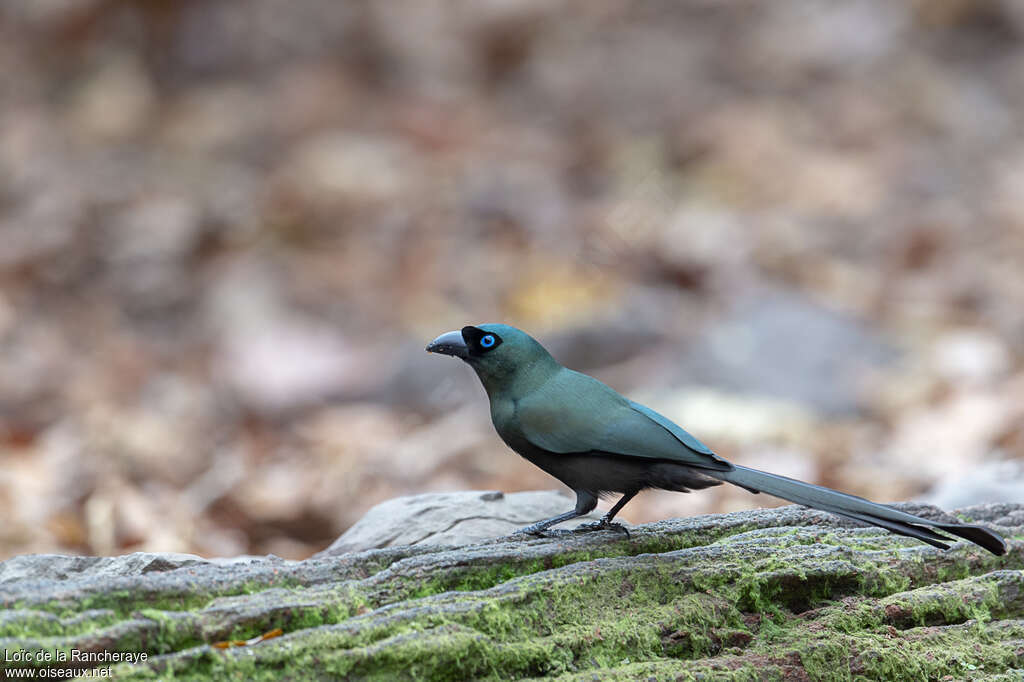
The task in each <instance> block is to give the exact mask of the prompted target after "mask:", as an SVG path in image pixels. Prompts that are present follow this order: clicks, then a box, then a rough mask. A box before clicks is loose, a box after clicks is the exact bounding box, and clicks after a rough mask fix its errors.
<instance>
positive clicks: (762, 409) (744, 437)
mask: <svg viewBox="0 0 1024 682" xmlns="http://www.w3.org/2000/svg"><path fill="white" fill-rule="evenodd" d="M633 397H634V398H635V399H636V400H637V401H638V402H640V403H642V404H644V405H647V406H648V407H651V408H652V409H654V410H655V411H657V412H660V413H661V414H664V415H665V416H666V417H668V418H669V419H671V420H673V421H675V422H676V423H678V424H680V425H681V426H683V428H685V429H686V430H687V431H689V432H690V433H692V434H694V435H695V436H697V438H698V439H701V440H704V441H706V442H710V441H714V440H725V441H729V442H732V443H738V444H741V445H755V446H758V445H763V444H765V443H772V442H775V443H780V442H782V443H800V442H804V441H806V440H807V439H808V438H809V436H810V435H811V434H812V432H813V431H814V430H815V429H816V428H817V427H818V426H819V421H818V419H817V418H816V416H815V415H814V414H813V413H812V412H810V411H808V410H807V409H805V408H804V407H803V406H802V405H800V404H796V403H792V402H788V401H785V400H773V399H770V398H761V397H756V396H748V395H736V394H732V393H725V392H722V391H715V390H709V389H696V388H694V389H684V390H679V391H675V392H671V393H663V392H650V393H645V394H643V395H637V396H633Z"/></svg>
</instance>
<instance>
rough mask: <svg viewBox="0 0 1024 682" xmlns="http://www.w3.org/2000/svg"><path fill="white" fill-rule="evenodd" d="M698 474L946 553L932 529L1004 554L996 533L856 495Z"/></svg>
mask: <svg viewBox="0 0 1024 682" xmlns="http://www.w3.org/2000/svg"><path fill="white" fill-rule="evenodd" d="M701 473H704V474H707V475H708V476H713V477H715V478H717V479H720V480H722V481H726V482H727V483H732V484H733V485H738V486H740V487H741V488H746V489H747V490H750V491H751V492H755V493H756V492H764V493H768V494H769V495H774V496H775V497H781V498H782V499H784V500H789V501H790V502H796V503H797V504H802V505H804V506H806V507H812V508H814V509H820V510H821V511H827V512H831V513H833V514H836V515H838V516H845V517H846V518H848V519H854V520H855V521H861V522H863V523H869V524H871V525H873V526H879V527H881V528H885V529H886V530H890V531H892V532H893V533H899V534H900V535H907V536H909V537H912V538H917V539H918V540H923V541H924V542H927V543H928V544H929V545H932V546H934V547H938V548H940V549H949V545H947V544H945V543H946V542H954V540H953V539H952V538H948V537H946V536H945V535H941V534H940V533H937V532H935V530H933V529H935V528H937V529H939V530H942V531H945V532H946V533H950V534H952V535H956V536H959V537H961V538H964V539H965V540H970V541H971V542H973V543H974V544H976V545H979V546H981V547H984V548H985V549H987V550H988V551H990V552H992V553H993V554H995V555H998V556H1002V555H1003V554H1006V542H1005V541H1004V540H1003V538H1001V537H1000V536H999V535H998V534H997V533H995V532H993V531H991V530H989V529H988V528H985V527H984V526H975V525H971V524H966V523H940V522H938V521H931V520H929V519H925V518H921V517H920V516H914V515H913V514H907V513H906V512H901V511H899V510H898V509H893V508H892V507H887V506H885V505H882V504H876V503H875V502H871V501H870V500H865V499H864V498H863V497H857V496H856V495H847V494H846V493H841V492H838V491H836V490H831V489H829V488H823V487H821V486H820V485H812V484H810V483H804V482H803V481H798V480H796V479H793V478H786V477H785V476H778V475H776V474H769V473H767V472H765V471H758V470H757V469H750V468H748V467H742V466H738V465H734V468H733V469H732V470H731V471H711V470H702V471H701Z"/></svg>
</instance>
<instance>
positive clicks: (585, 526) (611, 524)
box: [576, 519, 629, 538]
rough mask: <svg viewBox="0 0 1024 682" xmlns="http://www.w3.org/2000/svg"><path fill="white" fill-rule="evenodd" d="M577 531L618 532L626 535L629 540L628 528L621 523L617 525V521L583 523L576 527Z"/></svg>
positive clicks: (602, 520)
mask: <svg viewBox="0 0 1024 682" xmlns="http://www.w3.org/2000/svg"><path fill="white" fill-rule="evenodd" d="M576 530H578V531H584V532H589V531H594V530H617V531H621V532H623V533H625V534H626V537H627V538H629V529H628V528H626V527H625V526H623V525H622V524H621V523H616V522H615V521H605V520H604V519H601V520H600V521H591V522H590V523H581V524H580V525H578V526H576Z"/></svg>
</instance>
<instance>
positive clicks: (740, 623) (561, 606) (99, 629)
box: [0, 504, 1024, 680]
mask: <svg viewBox="0 0 1024 682" xmlns="http://www.w3.org/2000/svg"><path fill="white" fill-rule="evenodd" d="M902 507H903V508H905V509H907V510H909V511H912V512H915V513H919V514H923V515H925V516H935V515H943V514H944V513H943V512H941V511H940V510H938V509H936V508H934V507H928V506H926V505H902ZM958 514H959V515H960V516H961V517H964V518H970V519H972V520H973V521H976V522H982V523H987V524H989V525H992V526H993V527H995V528H997V529H999V530H1000V531H1001V532H1002V533H1004V535H1005V536H1006V537H1007V538H1008V539H1009V546H1010V548H1009V552H1008V553H1007V554H1006V555H1005V556H1003V557H995V556H992V555H991V554H988V553H986V552H983V551H981V550H979V549H978V548H977V547H975V546H974V545H970V544H968V543H964V542H958V543H956V544H955V545H954V546H953V547H952V548H951V549H950V550H949V551H940V550H936V549H934V548H931V547H929V546H927V545H923V544H921V543H919V542H916V541H914V540H912V539H910V538H904V537H900V536H895V535H892V534H889V533H887V532H885V531H883V530H881V529H878V528H861V527H854V526H853V525H852V524H851V523H848V522H844V521H842V520H839V519H837V518H835V517H832V516H830V515H827V514H823V513H819V512H815V511H810V510H806V509H803V508H800V507H796V506H789V507H782V508H778V509H770V510H755V511H747V512H738V513H733V514H724V515H712V516H698V517H694V518H689V519H673V520H669V521H662V522H659V523H654V524H648V525H642V526H636V527H634V528H632V529H631V531H630V533H631V535H630V537H628V538H627V537H625V536H623V535H622V534H621V533H616V532H588V533H577V534H572V535H567V536H555V537H545V538H533V539H528V538H523V539H514V540H511V539H508V538H502V539H499V540H495V541H488V542H484V543H481V544H476V545H468V546H461V547H438V546H425V545H421V546H415V547H410V546H403V547H390V548H386V549H372V550H367V551H364V552H358V553H349V554H342V555H336V556H331V555H329V554H328V553H324V554H322V555H320V556H317V557H313V558H311V559H307V560H305V561H285V560H282V559H279V558H277V557H245V558H241V559H239V560H235V561H231V560H229V561H227V562H221V561H211V560H206V559H199V558H197V557H191V556H188V555H140V554H135V555H128V556H125V557H110V558H97V557H55V556H36V557H31V556H30V557H18V558H15V559H11V560H9V561H7V562H4V563H2V564H0V577H2V579H3V582H2V583H0V608H2V610H0V648H2V649H4V650H5V651H6V652H7V662H5V663H4V664H5V665H7V666H8V667H13V666H14V665H21V666H25V667H37V668H38V667H43V666H46V665H50V666H51V668H56V667H58V665H59V664H56V663H50V664H47V663H46V662H45V661H42V662H41V661H40V660H39V659H37V658H36V654H38V653H39V652H51V654H54V655H56V652H60V653H61V654H66V655H68V656H70V655H72V654H73V653H74V652H76V651H77V652H87V653H97V654H104V655H107V656H109V655H110V654H113V653H119V654H129V653H130V654H135V655H138V654H142V653H145V654H146V658H145V660H143V661H140V662H138V663H120V664H117V665H115V666H114V667H113V668H112V669H111V670H109V671H108V672H109V674H110V675H112V676H113V677H115V678H117V679H169V678H175V679H275V680H276V679H337V678H345V679H368V678H373V679H395V678H403V679H408V678H415V679H437V678H441V677H444V678H454V679H467V678H477V677H488V678H494V679H510V678H523V677H541V676H556V675H557V676H560V679H570V680H572V679H579V680H584V679H587V680H589V679H593V678H594V677H600V678H602V679H610V678H618V679H638V678H642V679H647V678H655V679H663V678H672V679H676V678H709V677H714V678H715V679H723V678H729V679H734V678H745V679H764V678H774V679H822V678H827V677H833V676H836V677H844V678H845V677H863V678H867V679H897V678H902V679H915V680H916V679H941V678H943V677H944V676H947V675H948V676H950V678H951V679H953V678H955V679H965V678H971V677H974V676H975V673H974V672H973V671H978V673H977V674H978V675H981V674H982V673H981V671H983V674H984V676H985V677H986V678H990V677H993V676H1001V677H1000V678H1001V679H1015V678H1016V677H1015V676H1019V671H1020V669H1021V668H1024V649H1022V648H1021V646H1020V642H1021V639H1022V637H1024V571H1022V568H1024V541H1022V540H1021V539H1020V537H1021V535H1022V534H1024V505H1019V504H989V505H981V506H977V507H971V508H967V509H962V510H960V511H959V512H958ZM278 628H279V629H280V630H281V631H283V632H282V634H281V636H279V637H274V638H267V639H262V638H261V637H260V635H262V634H265V633H267V634H269V633H271V632H274V631H276V630H277V629H278ZM246 640H248V641H246ZM230 642H236V643H239V644H243V645H241V646H230ZM252 642H258V643H255V644H252ZM219 643H222V644H225V645H226V646H224V647H223V648H222V647H220V646H214V645H215V644H219ZM12 657H20V658H21V659H22V661H23V662H21V663H11V662H10V660H11V658H12ZM78 665H79V670H81V669H83V668H88V667H94V666H96V665H98V664H97V663H86V664H78ZM103 665H104V667H105V666H106V664H103ZM64 667H66V664H65V666H64ZM47 672H48V673H50V672H53V670H52V669H51V670H48V671H47Z"/></svg>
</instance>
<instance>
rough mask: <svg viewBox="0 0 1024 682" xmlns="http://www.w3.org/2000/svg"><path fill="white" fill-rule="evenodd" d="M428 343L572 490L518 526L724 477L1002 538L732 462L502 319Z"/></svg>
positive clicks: (859, 512)
mask: <svg viewBox="0 0 1024 682" xmlns="http://www.w3.org/2000/svg"><path fill="white" fill-rule="evenodd" d="M427 350H428V351H430V352H435V353H442V354H445V355H452V356H455V357H458V358H461V359H462V360H464V361H465V362H466V363H468V364H469V365H470V366H471V367H472V368H473V369H474V371H476V374H477V376H478V377H479V378H480V382H481V383H482V384H483V386H484V390H485V391H486V392H487V396H488V399H489V400H490V405H491V421H492V422H493V423H494V427H495V429H496V430H497V432H498V435H499V436H501V438H502V440H504V441H505V443H506V444H507V445H508V446H509V447H510V448H512V449H513V450H514V451H516V452H517V453H519V454H520V455H522V456H523V457H525V458H526V459H528V460H529V461H531V462H533V463H534V464H536V465H537V466H538V467H540V468H541V469H543V470H544V471H546V472H548V473H549V474H551V475H552V476H554V477H555V478H558V479H559V480H561V481H562V482H563V483H565V484H566V485H567V486H569V487H570V488H572V489H573V491H574V492H575V493H576V507H575V508H574V509H573V510H571V511H568V512H566V513H564V514H560V515H558V516H555V517H552V518H550V519H544V520H542V521H539V522H537V523H535V524H533V525H531V526H528V527H527V528H524V529H523V531H524V532H529V533H540V532H543V531H544V530H545V529H547V528H549V527H550V526H553V525H555V524H557V523H561V522H562V521H567V520H569V519H572V518H575V517H577V516H581V515H583V514H586V513H588V512H590V511H591V510H592V509H593V508H594V507H595V506H596V505H597V498H598V496H600V495H604V494H608V493H621V494H622V497H621V498H620V499H619V501H618V502H617V503H616V504H615V506H613V507H612V509H611V510H610V511H609V512H608V513H607V514H606V515H605V516H604V518H602V519H601V521H600V522H599V523H598V524H597V525H598V526H600V527H607V526H609V525H611V522H612V519H613V518H614V517H615V515H616V514H617V513H618V511H619V510H620V509H621V508H622V507H623V506H624V505H625V504H626V503H627V502H629V500H630V499H632V498H633V496H635V495H636V494H637V493H638V492H640V491H641V490H644V489H647V488H661V489H665V490H677V491H681V492H687V491H689V490H697V489H701V488H706V487H710V486H714V485H719V484H721V483H723V482H726V483H731V484H733V485H737V486H740V487H742V488H746V489H747V490H749V491H751V492H754V493H757V492H765V493H768V494H770V495H775V496H777V497H781V498H783V499H786V500H789V501H792V502H796V503H798V504H803V505H806V506H809V507H813V508H815V509H820V510H823V511H828V512H831V513H833V514H837V515H839V516H843V517H846V518H850V519H854V520H857V521H861V522H864V523H869V524H873V525H876V526H880V527H882V528H886V529H888V530H890V531H892V532H894V533H899V534H901V535H907V536H910V537H914V538H918V539H920V540H923V541H924V542H927V543H929V544H931V545H933V546H936V547H940V548H943V549H947V548H948V545H946V544H945V543H946V542H949V541H950V538H948V537H946V536H944V535H942V534H940V533H938V532H936V529H938V530H942V531H945V532H947V533H951V534H953V535H957V536H960V537H962V538H965V539H967V540H970V541H971V542H974V543H976V544H978V545H980V546H981V547H984V548H985V549H987V550H989V551H990V552H993V553H994V554H1003V553H1005V552H1006V545H1005V542H1004V541H1003V539H1002V538H1001V537H1000V536H999V535H998V534H996V533H995V532H993V531H992V530H990V529H988V528H985V527H983V526H977V525H971V524H959V523H940V522H936V521H932V520H930V519H925V518H922V517H919V516H914V515H912V514H907V513H905V512H901V511H899V510H897V509H893V508H892V507H887V506H885V505H880V504H876V503H874V502H871V501H869V500H865V499H863V498H861V497H856V496H854V495H847V494H845V493H841V492H838V491H835V490H831V489H829V488H825V487H822V486H817V485H813V484H810V483H804V482H802V481H797V480H794V479H790V478H786V477H784V476H778V475H776V474H770V473H767V472H763V471H758V470H756V469H750V468H747V467H742V466H739V465H735V464H732V463H730V462H728V461H726V460H724V459H722V458H721V457H719V456H718V455H716V454H715V453H714V452H713V451H712V450H711V449H710V448H709V447H708V446H707V445H705V444H704V443H702V442H700V441H699V440H698V439H697V438H695V437H694V436H693V435H691V434H690V433H688V432H687V431H685V430H683V429H682V428H681V427H680V426H678V425H677V424H676V423H674V422H673V421H671V420H670V419H668V418H667V417H665V416H664V415H661V414H658V413H657V412H655V411H654V410H652V409H651V408H649V407H646V406H644V405H640V404H639V403H635V402H633V401H631V400H629V399H627V398H625V397H623V396H622V395H620V394H619V393H617V392H616V391H615V390H614V389H612V388H610V387H609V386H607V385H605V384H603V383H601V382H600V381H598V380H597V379H595V378H593V377H590V376H587V375H585V374H581V373H579V372H575V371H573V370H571V369H568V368H566V367H563V366H562V365H560V364H559V363H558V362H557V361H556V360H555V359H554V358H553V357H552V356H551V354H550V353H548V352H547V350H545V348H544V347H543V346H542V345H541V344H540V343H539V342H537V340H536V339H534V338H533V337H531V336H529V335H528V334H526V333H525V332H523V331H521V330H519V329H516V328H515V327H510V326H508V325H504V324H481V325H476V326H468V327H463V328H462V329H461V330H460V331H455V332H448V333H447V334H442V335H441V336H439V337H437V338H436V339H434V341H433V342H431V344H430V345H428V346H427Z"/></svg>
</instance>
